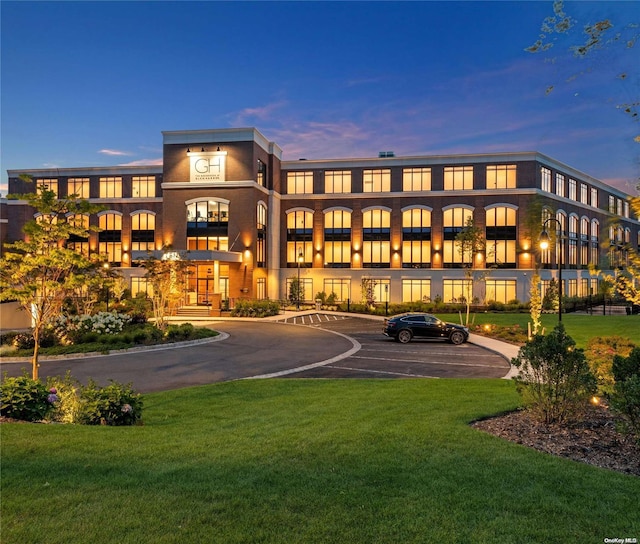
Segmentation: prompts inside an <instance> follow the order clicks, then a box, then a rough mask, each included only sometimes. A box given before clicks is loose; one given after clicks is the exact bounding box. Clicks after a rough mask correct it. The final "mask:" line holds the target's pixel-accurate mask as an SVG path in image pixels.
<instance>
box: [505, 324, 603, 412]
mask: <svg viewBox="0 0 640 544" xmlns="http://www.w3.org/2000/svg"><path fill="white" fill-rule="evenodd" d="M575 345H576V343H575V342H574V341H573V339H572V338H571V337H570V336H568V335H567V333H566V331H565V329H564V325H562V323H559V324H558V325H556V327H555V329H554V330H553V331H552V332H551V333H550V334H547V335H546V336H542V335H539V334H538V335H536V336H534V337H533V338H532V339H531V340H530V341H529V342H527V343H526V344H525V345H524V346H522V348H520V351H519V352H518V356H517V357H515V358H514V359H512V360H511V363H512V364H513V365H514V366H515V367H516V368H518V370H519V374H518V376H517V377H516V378H515V381H516V383H517V386H518V391H519V392H520V394H521V395H522V398H523V400H524V402H525V404H526V405H527V406H528V407H529V409H530V410H531V412H532V413H533V414H534V415H535V416H536V417H537V418H538V419H540V420H541V421H543V422H544V423H546V424H550V423H562V422H565V421H568V420H571V419H573V418H576V417H578V416H579V415H580V413H581V411H582V409H583V407H584V406H585V404H586V402H587V400H588V398H589V397H590V396H591V395H592V394H593V393H594V392H595V390H596V380H595V377H594V376H593V374H591V371H590V370H589V365H588V364H587V361H586V358H585V355H584V352H583V351H582V350H581V349H578V348H576V347H575Z"/></svg>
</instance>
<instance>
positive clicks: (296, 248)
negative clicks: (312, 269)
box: [287, 210, 313, 268]
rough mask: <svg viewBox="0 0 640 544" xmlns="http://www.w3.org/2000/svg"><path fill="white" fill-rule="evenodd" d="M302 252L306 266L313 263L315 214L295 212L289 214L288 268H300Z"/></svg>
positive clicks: (306, 211) (302, 211)
mask: <svg viewBox="0 0 640 544" xmlns="http://www.w3.org/2000/svg"><path fill="white" fill-rule="evenodd" d="M300 252H302V258H303V262H302V264H303V265H304V266H311V264H312V262H313V212H312V211H310V210H293V211H290V212H287V267H289V268H296V267H297V266H298V255H299V254H300Z"/></svg>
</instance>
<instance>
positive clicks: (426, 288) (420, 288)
mask: <svg viewBox="0 0 640 544" xmlns="http://www.w3.org/2000/svg"><path fill="white" fill-rule="evenodd" d="M402 302H431V280H402Z"/></svg>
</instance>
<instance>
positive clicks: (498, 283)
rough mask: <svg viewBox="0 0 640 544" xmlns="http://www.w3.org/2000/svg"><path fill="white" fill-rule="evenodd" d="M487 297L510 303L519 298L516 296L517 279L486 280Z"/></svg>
mask: <svg viewBox="0 0 640 544" xmlns="http://www.w3.org/2000/svg"><path fill="white" fill-rule="evenodd" d="M485 287H486V299H487V300H488V301H489V300H495V301H496V302H502V303H503V304H508V303H509V302H511V301H512V300H515V299H517V298H518V297H517V296H516V280H493V279H487V280H486V281H485Z"/></svg>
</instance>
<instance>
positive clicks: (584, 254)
mask: <svg viewBox="0 0 640 544" xmlns="http://www.w3.org/2000/svg"><path fill="white" fill-rule="evenodd" d="M590 227H591V225H590V223H589V219H588V218H587V217H583V218H582V219H581V220H580V260H579V263H578V264H581V265H583V266H586V265H588V264H589V229H590Z"/></svg>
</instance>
